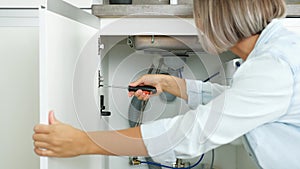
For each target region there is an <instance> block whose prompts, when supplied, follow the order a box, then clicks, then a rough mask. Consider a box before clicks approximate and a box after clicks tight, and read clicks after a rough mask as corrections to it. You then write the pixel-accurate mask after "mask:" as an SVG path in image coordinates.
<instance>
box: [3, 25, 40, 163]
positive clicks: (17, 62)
mask: <svg viewBox="0 0 300 169" xmlns="http://www.w3.org/2000/svg"><path fill="white" fill-rule="evenodd" d="M0 37H1V38H0V52H1V53H0V77H1V79H0V133H1V136H0V137H1V139H0V143H1V144H0V150H1V151H0V161H1V162H0V168H1V169H4V168H7V169H38V168H39V159H38V157H37V156H36V155H35V154H34V152H33V142H32V138H31V137H32V134H33V126H34V124H37V123H38V118H39V116H38V114H39V112H38V28H37V27H0Z"/></svg>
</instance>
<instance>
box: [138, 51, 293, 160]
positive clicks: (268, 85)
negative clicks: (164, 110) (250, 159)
mask: <svg viewBox="0 0 300 169" xmlns="http://www.w3.org/2000/svg"><path fill="white" fill-rule="evenodd" d="M293 83H294V81H293V75H292V72H291V70H290V67H289V66H288V65H287V63H286V62H284V61H281V60H276V59H274V58H272V57H271V56H270V57H267V56H266V57H262V58H259V59H258V58H252V59H251V60H247V61H246V62H245V63H244V64H243V65H242V66H241V67H240V68H239V69H238V71H237V72H236V74H235V75H234V77H233V83H232V87H231V88H229V89H227V90H226V91H224V92H223V93H221V94H220V95H219V96H217V97H216V98H214V99H213V100H212V101H211V102H209V103H208V104H206V105H199V106H198V107H197V109H195V110H190V111H189V112H187V113H186V114H184V115H181V116H176V117H174V118H169V119H161V120H158V121H154V122H150V123H146V124H143V125H142V126H141V133H142V137H143V140H144V143H145V146H146V148H147V151H148V154H149V155H150V156H151V157H153V159H154V160H156V161H158V162H162V163H165V162H173V161H174V160H175V159H176V158H182V159H187V158H193V157H196V156H199V155H201V154H203V153H206V152H207V151H209V150H211V149H214V148H216V147H218V146H220V145H223V144H227V143H230V142H231V141H233V140H235V139H236V138H238V137H240V136H242V135H244V134H246V133H247V132H249V131H250V130H252V129H254V128H256V127H258V126H260V125H262V124H265V123H268V122H273V121H276V119H278V118H279V117H280V116H282V115H284V114H285V113H286V112H287V109H288V107H289V104H290V101H291V97H292V92H293Z"/></svg>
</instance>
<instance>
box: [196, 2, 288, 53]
mask: <svg viewBox="0 0 300 169" xmlns="http://www.w3.org/2000/svg"><path fill="white" fill-rule="evenodd" d="M285 16H286V4H285V1H284V0H194V18H195V22H196V26H197V28H198V30H199V40H200V43H201V44H202V47H203V49H204V50H205V51H207V52H208V53H212V54H219V53H222V52H224V51H226V50H228V49H230V48H231V47H233V46H234V45H235V44H236V43H238V42H239V41H241V40H243V39H245V38H247V37H250V36H252V35H255V34H259V33H260V32H261V31H263V29H264V28H265V27H266V26H267V25H268V24H269V23H270V22H271V21H272V20H273V19H275V18H282V17H285Z"/></svg>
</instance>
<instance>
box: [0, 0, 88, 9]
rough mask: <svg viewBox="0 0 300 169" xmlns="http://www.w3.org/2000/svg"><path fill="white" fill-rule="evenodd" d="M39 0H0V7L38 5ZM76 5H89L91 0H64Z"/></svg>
mask: <svg viewBox="0 0 300 169" xmlns="http://www.w3.org/2000/svg"><path fill="white" fill-rule="evenodd" d="M40 1H41V0H0V7H39V5H40ZM65 1H66V2H69V3H71V4H73V5H75V6H77V7H84V8H86V7H91V3H92V0H65Z"/></svg>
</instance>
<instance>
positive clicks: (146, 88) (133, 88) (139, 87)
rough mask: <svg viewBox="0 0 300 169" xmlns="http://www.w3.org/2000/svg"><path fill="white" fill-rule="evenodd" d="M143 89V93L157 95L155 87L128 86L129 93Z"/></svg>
mask: <svg viewBox="0 0 300 169" xmlns="http://www.w3.org/2000/svg"><path fill="white" fill-rule="evenodd" d="M139 89H141V90H142V91H147V92H150V93H151V94H156V92H157V91H156V88H155V87H153V86H147V85H145V86H135V87H133V86H128V91H130V92H136V91H137V90H139Z"/></svg>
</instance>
